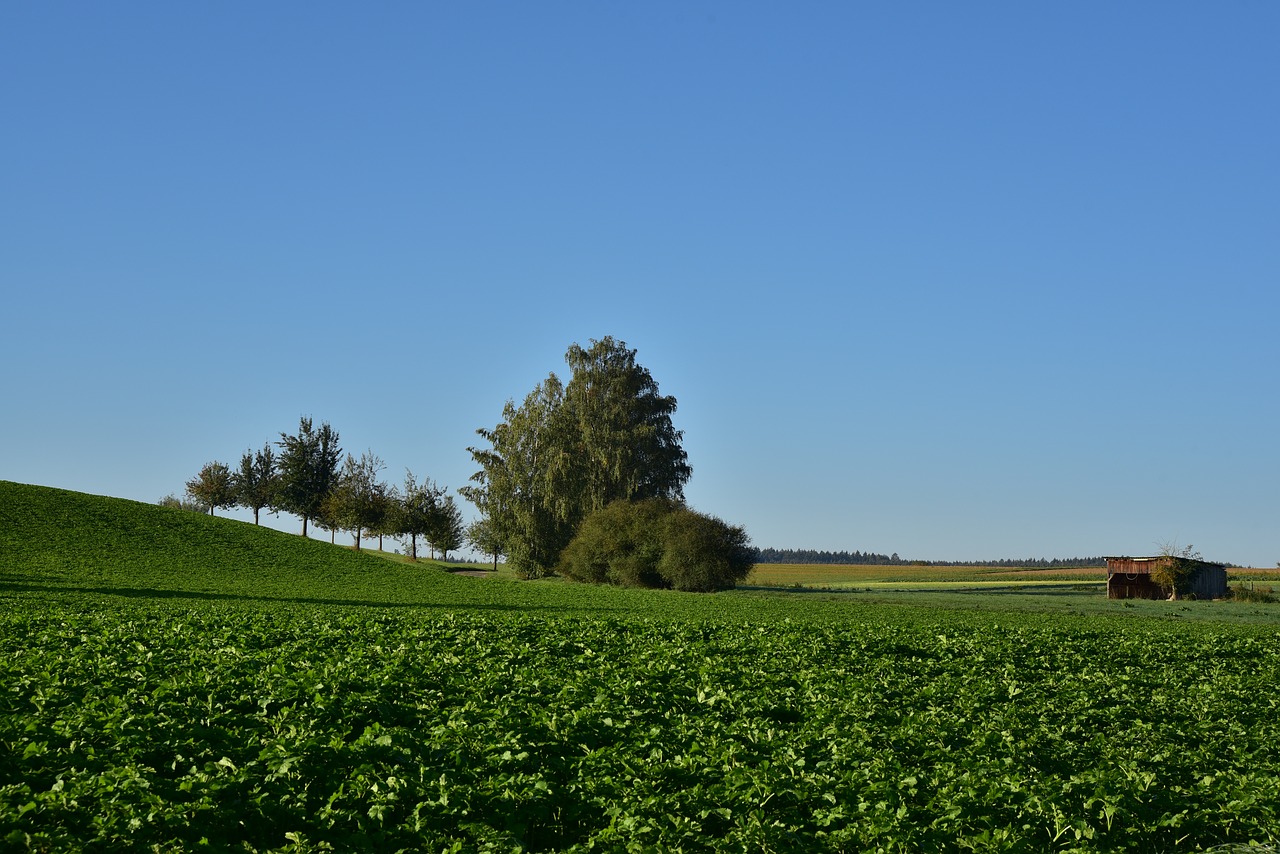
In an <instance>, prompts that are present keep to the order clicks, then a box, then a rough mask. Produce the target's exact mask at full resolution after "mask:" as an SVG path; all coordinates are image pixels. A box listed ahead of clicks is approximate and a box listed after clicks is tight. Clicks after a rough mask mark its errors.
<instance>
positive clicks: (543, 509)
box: [459, 374, 573, 579]
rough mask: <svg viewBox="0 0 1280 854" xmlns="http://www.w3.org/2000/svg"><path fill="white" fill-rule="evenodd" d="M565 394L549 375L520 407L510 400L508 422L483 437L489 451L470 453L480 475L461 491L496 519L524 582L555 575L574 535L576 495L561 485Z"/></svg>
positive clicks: (492, 520)
mask: <svg viewBox="0 0 1280 854" xmlns="http://www.w3.org/2000/svg"><path fill="white" fill-rule="evenodd" d="M563 394H564V389H563V387H562V386H561V385H560V381H559V379H557V378H556V376H555V374H552V375H551V376H549V377H548V378H547V379H546V380H544V381H543V382H542V383H540V384H539V385H538V387H537V388H535V389H534V390H533V391H532V392H530V393H529V394H528V396H527V397H525V400H524V403H523V404H522V405H521V406H520V407H516V406H515V404H514V403H512V402H511V401H507V404H506V406H505V407H504V408H503V420H502V422H501V423H499V424H498V425H497V426H495V427H494V428H493V429H492V430H488V429H484V428H481V429H480V430H477V431H476V432H477V433H478V434H479V435H480V436H481V437H482V438H483V439H485V440H486V441H488V442H489V444H490V448H488V449H481V448H468V449H467V450H468V451H469V452H470V453H471V456H472V458H473V459H474V460H475V461H476V462H477V463H478V464H479V465H480V471H478V472H476V473H475V474H474V475H472V476H471V480H472V482H473V485H469V486H465V487H463V488H462V489H461V490H459V492H461V493H462V496H463V497H464V498H466V499H467V500H468V501H470V502H471V503H473V504H474V505H475V506H476V508H477V509H479V511H480V512H481V514H483V516H484V517H485V518H486V519H488V520H489V522H490V524H491V529H492V532H493V535H494V536H495V537H496V538H497V540H498V542H500V543H501V544H502V551H503V552H504V553H505V554H506V555H507V564H508V565H509V566H511V567H512V569H514V570H515V572H516V574H517V575H518V576H519V577H521V578H525V579H530V578H541V577H543V576H545V575H547V574H548V573H549V572H550V571H551V567H553V566H554V565H555V562H556V559H557V558H558V556H559V554H560V551H561V550H562V549H563V548H564V547H565V546H566V545H568V543H569V540H570V539H572V537H573V528H572V526H571V524H570V522H569V521H568V505H569V501H570V498H569V497H568V496H566V495H565V494H564V493H562V492H557V491H556V489H555V488H554V474H555V472H556V471H557V470H558V469H557V466H558V464H559V461H560V460H562V458H563V456H564V455H565V454H566V453H568V452H567V451H566V450H565V447H564V444H563V442H562V437H563V435H564V430H563V428H562V423H563V418H562V415H563V413H562V410H561V406H560V403H561V400H562V398H563Z"/></svg>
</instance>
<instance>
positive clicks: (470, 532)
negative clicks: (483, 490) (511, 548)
mask: <svg viewBox="0 0 1280 854" xmlns="http://www.w3.org/2000/svg"><path fill="white" fill-rule="evenodd" d="M467 542H468V543H470V544H471V547H472V548H474V549H475V550H476V551H478V552H479V553H480V554H485V555H489V556H491V557H492V558H493V568H494V570H495V571H496V570H497V568H498V558H499V557H500V556H501V555H502V541H501V540H499V539H498V537H497V535H496V534H495V533H494V526H493V521H492V520H491V519H485V518H481V519H477V520H475V521H474V522H472V523H471V524H470V525H468V526H467Z"/></svg>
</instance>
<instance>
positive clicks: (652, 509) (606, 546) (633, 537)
mask: <svg viewBox="0 0 1280 854" xmlns="http://www.w3.org/2000/svg"><path fill="white" fill-rule="evenodd" d="M678 509H679V505H678V504H677V503H676V502H674V501H671V500H668V499H657V498H656V499H650V500H648V501H635V502H632V501H615V502H614V503H613V504H610V505H609V506H608V507H605V508H604V509H603V510H601V511H599V512H597V513H593V514H592V515H590V516H588V517H587V518H586V520H585V521H584V522H583V523H582V527H581V528H579V529H578V533H577V535H576V536H575V537H574V538H573V541H572V542H570V543H569V545H568V546H567V547H566V548H565V550H564V552H563V553H562V554H561V556H560V563H559V565H558V566H557V567H556V571H557V572H559V573H560V574H561V575H564V576H565V577H567V578H571V579H573V580H574V581H585V582H592V583H595V584H601V583H609V584H621V585H625V586H628V587H670V586H671V585H670V583H669V582H668V581H667V580H666V579H665V578H663V576H662V575H661V574H660V573H659V572H658V564H659V563H660V562H661V560H662V552H663V540H664V536H663V535H664V533H665V530H666V528H665V523H666V520H667V519H668V517H670V516H671V514H672V513H675V512H676V511H677V510H678Z"/></svg>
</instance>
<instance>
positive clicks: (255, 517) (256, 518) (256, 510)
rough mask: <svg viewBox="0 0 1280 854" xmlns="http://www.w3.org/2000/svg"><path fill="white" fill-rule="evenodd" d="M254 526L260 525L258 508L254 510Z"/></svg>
mask: <svg viewBox="0 0 1280 854" xmlns="http://www.w3.org/2000/svg"><path fill="white" fill-rule="evenodd" d="M253 524H255V525H256V524H258V508H257V507H255V508H253Z"/></svg>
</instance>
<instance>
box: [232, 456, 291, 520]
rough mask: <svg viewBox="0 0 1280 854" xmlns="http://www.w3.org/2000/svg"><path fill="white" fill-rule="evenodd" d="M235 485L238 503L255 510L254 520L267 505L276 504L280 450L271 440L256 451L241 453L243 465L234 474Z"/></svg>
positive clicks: (233, 489)
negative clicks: (277, 463)
mask: <svg viewBox="0 0 1280 854" xmlns="http://www.w3.org/2000/svg"><path fill="white" fill-rule="evenodd" d="M231 486H232V491H233V492H234V493H235V503H236V504H238V505H239V506H241V507H247V508H248V509H250V510H252V511H253V524H255V525H256V524H258V513H259V511H261V510H262V509H263V508H264V507H266V508H270V507H274V506H275V505H276V500H277V496H278V495H279V492H280V478H279V474H278V473H277V471H276V453H275V450H274V449H273V448H272V447H271V443H270V442H268V443H267V444H265V445H263V446H262V450H260V451H258V452H256V453H255V452H253V451H245V452H244V454H243V455H242V456H241V457H240V468H239V469H238V470H237V471H236V472H235V474H233V475H232V478H231Z"/></svg>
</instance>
